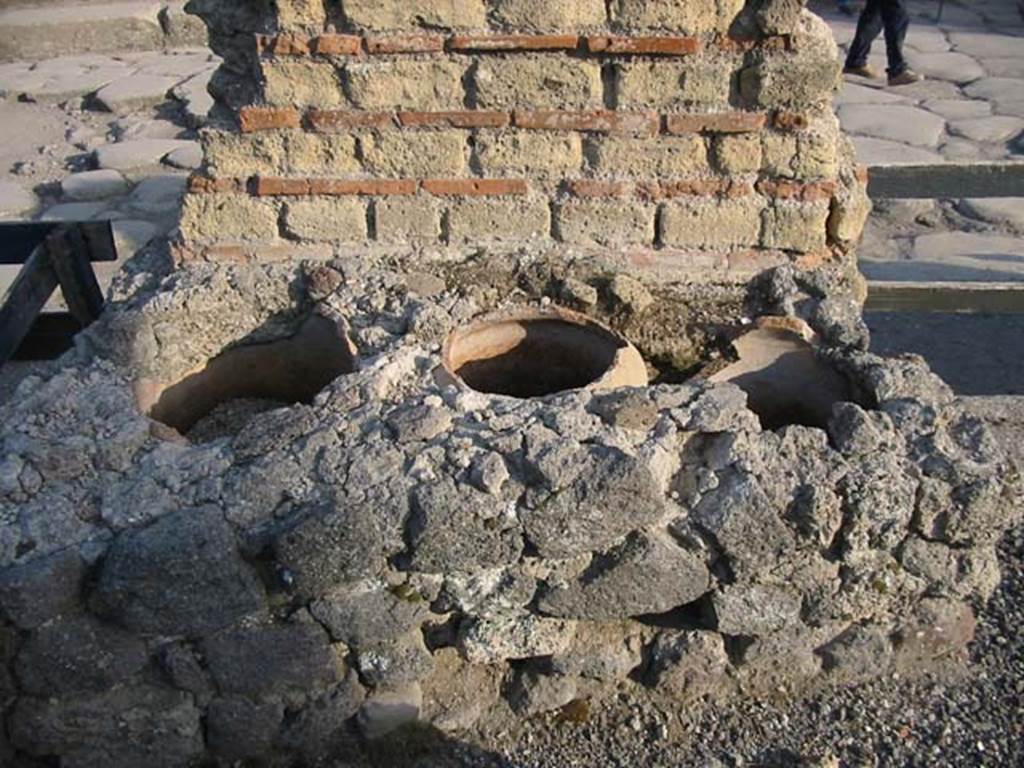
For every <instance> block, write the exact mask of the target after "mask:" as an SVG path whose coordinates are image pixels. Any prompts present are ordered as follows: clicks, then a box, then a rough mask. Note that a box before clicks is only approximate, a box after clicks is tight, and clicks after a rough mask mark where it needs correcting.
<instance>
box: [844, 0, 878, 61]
mask: <svg viewBox="0 0 1024 768" xmlns="http://www.w3.org/2000/svg"><path fill="white" fill-rule="evenodd" d="M882 26H883V25H882V0H868V1H867V3H866V4H865V5H864V10H863V11H861V12H860V18H859V19H858V20H857V34H855V35H854V37H853V42H852V43H850V50H849V52H847V54H846V68H847V69H860V68H862V67H864V66H866V65H867V63H868V54H869V53H871V43H873V42H874V41H875V38H876V37H878V35H879V33H880V32H881V31H882Z"/></svg>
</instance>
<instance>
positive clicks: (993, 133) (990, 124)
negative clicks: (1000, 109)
mask: <svg viewBox="0 0 1024 768" xmlns="http://www.w3.org/2000/svg"><path fill="white" fill-rule="evenodd" d="M949 131H950V133H953V134H955V135H957V136H964V137H966V138H968V139H971V140H972V141H986V142H999V141H1009V140H1010V139H1012V138H1013V137H1014V136H1017V135H1018V134H1019V133H1020V132H1021V131H1024V120H1022V119H1021V118H1019V117H1009V116H1007V115H992V116H990V117H971V118H966V119H964V120H954V121H952V122H950V124H949Z"/></svg>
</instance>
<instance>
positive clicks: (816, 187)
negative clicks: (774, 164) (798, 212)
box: [757, 179, 838, 203]
mask: <svg viewBox="0 0 1024 768" xmlns="http://www.w3.org/2000/svg"><path fill="white" fill-rule="evenodd" d="M837 189H838V184H837V183H836V182H834V181H814V182H811V183H810V184H801V183H800V182H797V181H786V180H778V181H776V180H772V179H762V180H761V181H759V182H757V191H758V192H760V193H761V194H762V195H764V196H765V197H773V198H775V199H777V200H802V201H804V202H807V203H812V202H816V201H819V200H830V199H831V198H832V197H833V196H834V195H835V193H836V190H837Z"/></svg>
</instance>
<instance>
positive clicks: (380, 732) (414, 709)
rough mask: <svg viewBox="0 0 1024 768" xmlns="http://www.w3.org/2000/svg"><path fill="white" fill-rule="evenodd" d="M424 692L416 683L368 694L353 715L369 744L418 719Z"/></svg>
mask: <svg viewBox="0 0 1024 768" xmlns="http://www.w3.org/2000/svg"><path fill="white" fill-rule="evenodd" d="M422 708H423V690H422V689H421V688H420V686H419V685H418V684H416V683H410V684H409V685H403V686H398V687H394V688H388V689H386V690H377V691H374V692H373V693H371V694H370V695H369V696H368V697H367V698H366V701H364V702H363V706H362V707H361V708H360V710H359V714H358V715H357V716H356V722H357V724H358V725H359V730H360V731H362V733H363V736H365V737H366V738H367V739H370V740H371V741H372V740H374V739H379V738H381V737H383V736H387V735H388V734H389V733H391V732H392V731H395V730H398V729H399V728H401V727H402V726H403V725H407V724H409V723H414V722H416V721H417V720H418V719H419V716H420V710H421V709H422Z"/></svg>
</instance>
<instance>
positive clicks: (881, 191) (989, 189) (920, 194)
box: [868, 162, 1024, 200]
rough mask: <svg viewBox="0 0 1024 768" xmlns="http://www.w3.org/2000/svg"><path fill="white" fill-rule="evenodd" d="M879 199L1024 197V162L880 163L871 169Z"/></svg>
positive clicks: (870, 185)
mask: <svg viewBox="0 0 1024 768" xmlns="http://www.w3.org/2000/svg"><path fill="white" fill-rule="evenodd" d="M868 195H869V196H871V197H872V198H875V199H906V198H926V199H933V200H934V199H942V198H954V199H955V198H960V197H1024V163H1009V162H1006V163H1000V162H993V163H946V164H942V165H879V166H872V167H870V168H868Z"/></svg>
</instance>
